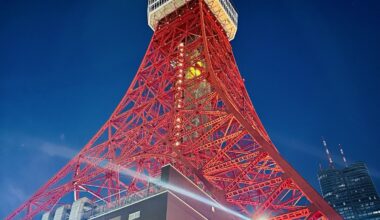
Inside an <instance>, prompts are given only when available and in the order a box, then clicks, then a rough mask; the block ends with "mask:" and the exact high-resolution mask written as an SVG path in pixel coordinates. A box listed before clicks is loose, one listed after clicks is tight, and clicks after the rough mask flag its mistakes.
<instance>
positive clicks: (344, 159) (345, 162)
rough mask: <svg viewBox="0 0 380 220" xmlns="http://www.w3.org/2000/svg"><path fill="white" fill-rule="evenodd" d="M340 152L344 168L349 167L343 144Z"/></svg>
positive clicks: (340, 146)
mask: <svg viewBox="0 0 380 220" xmlns="http://www.w3.org/2000/svg"><path fill="white" fill-rule="evenodd" d="M339 151H340V154H341V155H342V158H343V162H344V166H345V167H347V166H348V165H347V160H346V156H345V155H344V151H343V147H342V145H341V144H339Z"/></svg>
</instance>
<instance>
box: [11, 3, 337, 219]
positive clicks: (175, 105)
mask: <svg viewBox="0 0 380 220" xmlns="http://www.w3.org/2000/svg"><path fill="white" fill-rule="evenodd" d="M168 163H171V164H172V165H174V166H175V167H176V168H177V169H179V170H180V171H181V172H183V173H184V174H185V175H187V176H189V177H191V179H192V180H193V181H194V182H195V183H196V184H197V185H200V186H202V187H203V188H204V189H205V190H207V191H209V192H211V193H212V192H218V193H222V194H223V195H224V199H225V200H226V201H227V202H228V205H229V206H230V207H233V208H234V209H236V210H238V211H240V212H241V213H243V214H244V215H247V216H249V217H252V219H255V218H258V217H260V216H262V215H266V216H267V217H268V219H272V220H285V219H310V220H311V219H333V220H339V219H341V217H340V216H339V215H338V214H336V212H335V211H334V210H333V209H332V208H331V207H330V206H329V205H328V204H327V203H326V202H325V201H324V200H323V199H322V198H321V197H320V195H319V194H318V193H317V192H316V191H315V190H314V189H313V188H312V187H311V186H310V185H309V184H308V183H307V182H306V181H305V180H304V179H303V178H302V177H301V176H300V175H299V174H298V173H297V172H296V171H295V170H294V169H293V168H292V167H291V166H290V165H289V164H288V163H287V162H286V161H285V160H284V159H283V158H282V157H281V155H280V154H279V152H278V151H277V149H276V147H275V146H274V145H273V143H272V142H271V140H270V138H269V136H268V134H267V132H266V131H265V129H264V127H263V125H262V123H261V122H260V119H259V117H258V116H257V114H256V112H255V109H254V107H253V104H252V102H251V100H250V98H249V95H248V93H247V91H246V89H245V86H244V82H243V79H242V77H241V75H240V73H239V70H238V68H237V65H236V62H235V59H234V56H233V52H232V48H231V45H230V43H229V40H228V38H227V36H226V34H225V32H224V31H223V28H222V27H221V26H220V24H219V23H218V22H217V21H216V18H215V17H214V15H213V14H212V13H211V12H210V10H209V9H208V7H207V5H206V4H205V3H204V1H203V0H193V1H190V2H188V3H187V4H186V5H185V6H183V7H181V8H178V9H177V10H176V11H175V12H174V13H172V14H171V15H169V16H167V17H166V18H165V19H163V20H161V22H160V23H159V25H158V27H157V30H156V31H155V33H154V36H153V38H152V40H151V42H150V45H149V48H148V50H147V52H146V55H145V57H144V59H143V61H142V64H141V66H140V68H139V69H138V71H137V74H136V76H135V78H134V80H133V82H132V84H131V86H130V87H129V89H128V91H127V93H126V95H125V96H124V98H123V99H122V100H121V102H120V104H119V105H118V106H117V108H116V109H115V111H114V112H113V114H112V115H111V117H110V118H109V120H107V121H106V123H105V124H104V125H103V126H102V127H101V128H100V130H99V131H98V132H97V133H96V134H95V136H94V137H93V138H92V139H91V140H90V141H89V142H88V144H86V145H85V146H84V148H83V149H82V150H81V151H80V153H79V154H78V155H77V156H76V157H75V158H73V159H72V160H71V161H70V162H69V163H68V164H67V165H66V166H65V167H64V168H62V169H61V170H60V171H59V172H58V173H57V174H56V175H55V176H54V177H53V178H52V179H50V181H48V182H47V183H46V184H45V185H44V186H43V187H42V188H41V189H39V190H38V191H37V192H36V193H35V194H34V195H33V196H32V197H31V198H30V199H29V200H27V201H26V202H25V203H24V204H23V205H22V206H20V207H19V208H18V209H17V210H15V211H14V212H13V213H11V214H10V215H9V216H8V217H7V219H8V220H10V219H32V218H33V217H35V216H37V215H38V214H39V213H41V212H43V211H48V210H50V209H52V208H53V207H54V206H56V205H57V204H60V203H63V201H66V199H67V198H68V197H70V196H71V195H72V194H71V193H73V192H74V194H75V197H76V198H78V197H82V196H86V197H90V198H93V199H99V198H103V199H104V200H105V201H107V202H112V201H115V200H118V199H120V197H122V196H125V195H127V194H131V193H134V192H136V191H139V190H141V189H144V188H145V187H146V186H147V184H148V183H147V182H146V181H143V180H141V179H139V178H136V177H134V178H133V177H129V176H127V175H123V174H122V173H120V172H117V170H118V169H120V168H121V167H123V168H129V169H133V170H135V171H136V172H138V173H141V174H145V175H149V176H152V177H156V176H158V175H160V168H161V167H162V166H163V165H165V164H168Z"/></svg>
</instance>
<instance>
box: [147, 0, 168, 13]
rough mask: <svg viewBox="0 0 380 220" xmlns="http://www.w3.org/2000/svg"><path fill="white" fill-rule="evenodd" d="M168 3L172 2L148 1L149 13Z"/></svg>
mask: <svg viewBox="0 0 380 220" xmlns="http://www.w3.org/2000/svg"><path fill="white" fill-rule="evenodd" d="M168 1H171V0H149V1H148V11H149V12H152V11H154V10H156V9H157V8H159V7H160V6H161V5H163V4H165V3H166V2H168Z"/></svg>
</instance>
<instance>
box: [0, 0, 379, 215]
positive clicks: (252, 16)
mask: <svg viewBox="0 0 380 220" xmlns="http://www.w3.org/2000/svg"><path fill="white" fill-rule="evenodd" d="M131 2H133V3H131ZM146 2H147V1H144V0H112V1H104V0H103V1H101V0H82V1H77V0H57V1H50V0H44V1H42V0H34V1H28V0H25V1H22V0H0V100H1V102H0V156H1V160H0V175H1V179H0V195H1V199H0V219H2V218H3V216H4V215H5V214H8V213H9V212H10V211H11V210H12V209H13V208H15V207H17V205H19V204H20V203H21V202H22V201H23V200H25V199H26V198H27V197H28V196H30V195H31V194H32V193H33V192H34V191H35V190H36V189H37V188H39V187H40V186H41V185H42V184H43V183H45V182H46V181H47V180H48V179H49V178H50V177H51V176H52V175H53V174H54V173H55V172H57V171H58V170H59V169H60V168H61V167H62V166H63V165H64V164H65V163H66V162H67V161H68V159H69V158H70V157H71V156H72V154H73V153H75V152H77V151H79V150H80V149H81V148H82V146H83V145H84V144H85V143H86V142H87V141H88V140H89V139H90V138H91V136H92V135H93V134H94V133H95V132H96V131H97V129H98V128H99V127H100V126H101V125H102V123H103V122H104V121H105V120H106V119H107V118H108V117H109V116H110V114H111V113H112V111H113V109H114V108H115V107H116V105H117V103H118V101H119V100H120V99H121V97H122V96H123V94H124V92H125V91H126V89H127V88H128V86H129V84H130V82H131V80H132V77H133V76H134V74H135V72H136V70H137V68H138V66H139V64H140V61H141V59H142V57H143V55H144V53H145V50H146V48H147V45H148V42H149V40H150V37H151V35H152V31H151V30H150V29H149V27H148V26H147V22H146ZM234 3H235V5H236V8H237V10H238V11H239V14H240V20H239V30H238V34H237V37H236V39H235V40H234V41H233V42H232V44H233V47H234V51H235V56H236V59H237V62H238V65H239V68H240V71H241V73H242V75H243V76H244V77H245V79H246V87H247V89H248V92H249V93H250V95H251V96H252V99H253V102H254V104H255V107H256V110H257V111H258V113H259V115H260V117H261V119H262V121H263V123H264V125H265V127H266V129H267V130H268V132H269V134H270V136H271V137H272V140H273V141H274V143H275V144H276V145H277V147H278V149H279V150H280V152H281V153H282V155H283V156H284V157H285V158H286V159H287V160H288V161H289V162H290V163H291V164H292V165H294V167H295V168H296V169H297V170H298V171H299V172H300V173H301V174H302V175H303V176H304V177H305V178H306V179H307V180H308V181H309V182H310V183H311V184H312V185H313V186H314V187H316V188H319V187H318V183H317V179H316V172H317V169H318V163H319V162H320V161H322V162H323V163H324V164H326V159H325V156H324V152H323V148H322V146H321V140H320V138H321V136H322V135H323V136H325V137H326V139H327V141H328V144H329V145H330V148H331V151H332V152H333V153H334V154H335V155H336V156H338V150H337V145H338V144H339V143H341V144H343V146H344V148H345V151H346V154H347V158H348V160H349V161H350V162H354V161H365V162H367V164H368V167H369V168H370V171H371V174H372V175H373V179H374V180H375V182H376V184H377V188H378V189H379V188H380V187H379V186H380V163H379V154H380V144H379V143H380V135H379V131H380V129H379V124H380V119H379V113H380V87H379V85H380V40H379V39H380V1H377V0H373V1H369V0H308V1H303V0H265V1H263V0H255V1H253V0H249V1H247V0H245V1H244V0H235V1H234ZM336 160H338V162H339V163H340V160H339V158H338V157H337V158H336Z"/></svg>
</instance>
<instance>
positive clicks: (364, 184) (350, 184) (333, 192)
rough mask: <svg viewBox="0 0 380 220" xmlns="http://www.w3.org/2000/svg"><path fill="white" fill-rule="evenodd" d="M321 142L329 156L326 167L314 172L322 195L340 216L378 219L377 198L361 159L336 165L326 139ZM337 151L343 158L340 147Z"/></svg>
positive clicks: (378, 203)
mask: <svg viewBox="0 0 380 220" xmlns="http://www.w3.org/2000/svg"><path fill="white" fill-rule="evenodd" d="M323 143H324V145H325V148H326V152H327V154H328V158H329V167H328V168H327V169H321V170H320V171H319V172H318V180H319V183H320V186H321V190H322V196H323V198H324V199H325V200H326V201H327V202H328V203H329V204H330V205H331V206H332V207H333V208H334V209H335V210H336V211H337V212H339V213H340V214H341V215H342V217H343V218H344V219H355V220H356V219H359V220H361V219H366V220H379V219H380V199H379V196H378V194H377V192H376V188H375V185H374V184H373V182H372V179H371V177H370V175H369V172H368V168H367V166H366V165H365V163H363V162H357V163H353V164H351V165H347V164H346V166H345V167H344V168H336V166H335V165H334V164H333V161H332V160H331V156H330V155H329V154H330V153H329V151H328V150H327V144H326V142H325V141H324V142H323ZM340 151H341V153H342V157H343V158H344V161H345V157H344V154H343V150H342V149H340Z"/></svg>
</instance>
